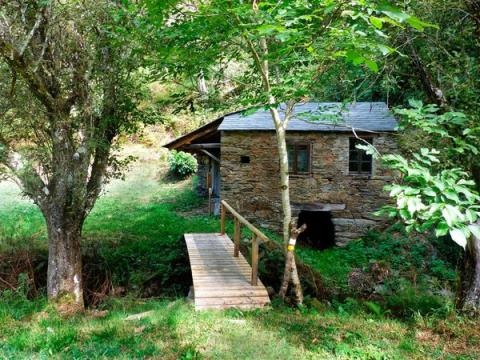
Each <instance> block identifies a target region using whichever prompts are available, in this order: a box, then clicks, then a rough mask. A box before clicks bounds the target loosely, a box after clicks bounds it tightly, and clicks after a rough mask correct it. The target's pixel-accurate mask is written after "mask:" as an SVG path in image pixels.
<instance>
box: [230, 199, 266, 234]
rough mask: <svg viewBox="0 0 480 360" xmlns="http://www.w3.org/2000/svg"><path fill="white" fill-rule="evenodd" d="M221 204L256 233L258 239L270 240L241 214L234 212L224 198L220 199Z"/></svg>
mask: <svg viewBox="0 0 480 360" xmlns="http://www.w3.org/2000/svg"><path fill="white" fill-rule="evenodd" d="M222 205H223V207H224V208H226V209H227V210H228V211H230V212H231V213H232V215H233V216H235V217H236V218H237V219H238V220H239V221H240V222H241V223H242V224H243V225H245V226H246V227H247V228H249V229H250V231H251V232H252V233H254V234H255V235H257V237H258V238H260V240H262V241H263V242H269V241H270V239H269V238H268V237H267V236H266V235H265V234H264V233H262V232H261V231H260V230H258V229H257V228H256V227H255V226H253V225H252V224H251V223H250V222H249V221H248V220H247V219H245V218H244V217H243V216H242V215H240V214H239V213H238V212H236V211H235V210H234V209H233V208H232V207H231V206H230V205H229V204H228V203H227V202H226V201H225V200H222Z"/></svg>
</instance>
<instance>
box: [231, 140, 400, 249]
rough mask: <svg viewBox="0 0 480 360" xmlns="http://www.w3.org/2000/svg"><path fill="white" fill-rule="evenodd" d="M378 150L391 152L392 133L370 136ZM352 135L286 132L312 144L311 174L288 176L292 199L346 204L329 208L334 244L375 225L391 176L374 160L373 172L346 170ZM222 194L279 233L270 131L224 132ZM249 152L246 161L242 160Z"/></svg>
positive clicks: (275, 160) (275, 167) (275, 163)
mask: <svg viewBox="0 0 480 360" xmlns="http://www.w3.org/2000/svg"><path fill="white" fill-rule="evenodd" d="M368 136H369V137H373V144H374V146H375V147H377V148H378V149H379V151H380V152H381V153H390V152H395V151H396V149H397V147H396V142H395V138H394V136H393V135H389V134H381V135H373V136H372V135H371V134H368ZM350 137H352V135H351V134H350V133H345V134H343V133H312V132H308V133H305V132H289V133H288V137H287V140H288V141H291V142H295V141H298V142H306V141H307V142H311V143H312V144H313V146H312V154H311V156H312V174H311V175H291V176H290V196H291V202H292V203H295V204H300V208H298V207H297V211H296V213H295V212H294V214H293V215H294V216H298V213H299V210H301V206H302V205H301V204H305V205H306V204H318V203H322V204H344V205H345V209H344V210H335V211H332V218H333V223H334V225H335V236H336V239H335V240H336V243H337V245H344V244H346V243H347V242H348V241H349V240H351V239H354V238H358V237H359V236H360V235H362V234H363V233H364V232H365V230H366V229H368V228H370V227H372V226H374V225H375V224H376V221H375V219H374V218H373V217H372V212H373V211H375V210H377V209H378V208H380V207H381V206H382V205H384V204H385V203H386V202H387V201H388V196H387V194H385V193H384V192H383V191H382V189H383V186H384V185H385V184H387V183H388V182H389V181H390V180H391V174H390V173H389V172H387V171H386V170H384V169H381V168H380V166H379V164H377V163H376V161H375V160H374V161H373V171H372V175H371V176H365V175H350V174H349V172H348V157H349V138H350ZM221 143H222V144H221V180H222V181H221V184H222V185H221V187H222V188H221V196H222V199H224V200H226V201H227V202H229V203H230V204H231V205H232V206H233V207H235V208H236V209H239V210H240V213H241V214H243V215H245V216H246V217H247V218H248V219H249V220H251V221H252V222H253V223H254V224H257V225H260V226H263V227H266V228H270V229H272V230H275V231H280V229H281V224H282V208H281V202H280V193H279V164H278V155H277V154H278V153H277V146H276V139H275V133H274V132H268V131H265V132H260V131H257V132H241V131H235V132H223V133H222V137H221ZM241 156H249V157H250V163H241V162H240V157H241Z"/></svg>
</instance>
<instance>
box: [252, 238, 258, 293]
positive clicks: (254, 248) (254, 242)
mask: <svg viewBox="0 0 480 360" xmlns="http://www.w3.org/2000/svg"><path fill="white" fill-rule="evenodd" d="M257 280H258V239H257V235H256V234H253V236H252V286H257Z"/></svg>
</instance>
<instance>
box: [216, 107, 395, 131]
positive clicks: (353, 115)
mask: <svg viewBox="0 0 480 360" xmlns="http://www.w3.org/2000/svg"><path fill="white" fill-rule="evenodd" d="M282 116H283V113H282ZM352 127H353V128H354V129H355V130H356V131H362V130H363V131H373V132H379V131H395V128H396V127H397V121H396V120H395V118H394V117H393V114H392V113H391V112H390V111H389V109H388V107H387V104H385V103H384V102H357V103H354V104H350V105H343V104H342V103H305V104H299V105H297V106H296V107H295V110H294V116H293V117H292V119H291V120H290V122H289V124H288V130H289V131H338V132H342V131H351V128H352ZM218 130H221V131H270V130H275V127H274V125H273V120H272V118H271V115H270V112H269V111H268V110H265V109H260V110H258V111H256V112H255V113H253V114H250V115H244V114H242V113H241V112H239V113H233V114H230V115H226V116H225V117H224V120H223V121H222V123H221V125H220V126H219V127H218Z"/></svg>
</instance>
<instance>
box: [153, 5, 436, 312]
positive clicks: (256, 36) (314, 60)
mask: <svg viewBox="0 0 480 360" xmlns="http://www.w3.org/2000/svg"><path fill="white" fill-rule="evenodd" d="M148 3H150V5H151V4H152V3H153V4H155V3H156V2H155V1H153V2H152V1H149V2H148ZM400 22H405V23H408V24H410V25H411V26H413V27H416V28H417V29H423V27H424V26H425V25H427V24H425V23H423V22H422V21H420V20H419V19H417V18H415V17H413V16H410V15H407V14H405V13H403V12H402V11H400V10H399V9H397V8H393V7H390V6H387V5H382V6H376V4H375V3H374V2H369V1H364V0H359V1H331V0H316V1H303V0H300V1H281V2H275V3H267V2H258V1H256V0H254V1H230V0H213V1H209V2H208V3H205V4H202V3H199V4H198V5H197V6H194V7H191V6H186V5H179V7H178V16H176V17H175V18H174V20H172V27H171V28H169V29H167V35H165V34H164V35H163V36H162V38H170V39H171V41H172V43H173V44H174V48H175V51H174V52H172V53H169V54H167V56H166V58H167V62H168V60H170V63H171V64H174V66H173V68H174V69H175V70H177V71H178V72H180V73H185V72H187V73H190V75H191V76H194V77H196V76H198V74H200V73H203V72H205V70H206V69H207V68H208V69H210V76H215V72H214V70H215V68H216V67H215V66H214V65H217V67H218V65H219V64H222V63H223V64H225V63H232V62H235V63H240V64H244V65H245V67H244V69H243V71H242V72H241V74H238V75H237V77H236V79H233V81H236V80H237V81H238V82H239V83H241V84H242V87H241V88H242V92H241V94H240V96H239V98H240V101H241V102H242V103H243V104H244V105H245V106H254V107H255V106H256V107H257V108H258V107H265V108H267V109H268V110H269V111H270V114H271V118H272V121H273V124H274V126H275V130H276V139H277V152H278V156H279V160H280V161H279V182H278V184H279V189H278V190H279V192H280V194H281V204H282V209H283V219H282V228H283V238H284V242H285V251H287V252H291V251H293V249H294V248H293V247H292V246H290V247H287V244H288V243H289V240H290V225H291V221H292V211H291V206H290V189H289V166H288V152H287V143H286V132H287V129H288V124H289V121H290V119H291V118H292V116H293V114H294V109H295V105H296V104H298V103H300V102H303V101H305V100H307V99H309V98H311V97H312V96H314V95H315V93H316V91H317V89H318V87H321V85H319V83H320V81H321V80H320V79H321V78H322V76H323V75H324V74H325V73H327V72H328V69H329V67H331V66H333V65H334V64H335V63H336V62H337V61H338V60H340V59H346V60H347V62H349V63H350V64H352V65H353V66H362V67H363V68H364V69H367V71H368V70H370V71H374V72H375V71H377V70H378V64H377V62H376V60H375V59H376V58H377V57H379V56H383V55H388V54H390V53H393V52H395V51H394V49H392V48H389V47H388V46H385V45H384V44H383V43H382V40H381V39H382V37H386V35H385V33H384V32H382V28H383V27H384V26H385V27H386V26H389V25H393V26H397V25H399V23H400ZM323 100H325V99H323ZM287 255H288V256H286V259H287V261H286V264H285V276H284V281H283V285H282V287H281V293H280V295H281V296H282V297H284V296H285V294H286V290H287V288H288V284H289V283H290V281H292V282H293V285H294V287H293V289H294V291H295V293H296V299H297V302H299V303H301V302H302V299H303V297H302V293H301V286H300V280H299V277H298V273H297V270H296V265H295V258H294V256H291V254H289V253H287Z"/></svg>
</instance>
